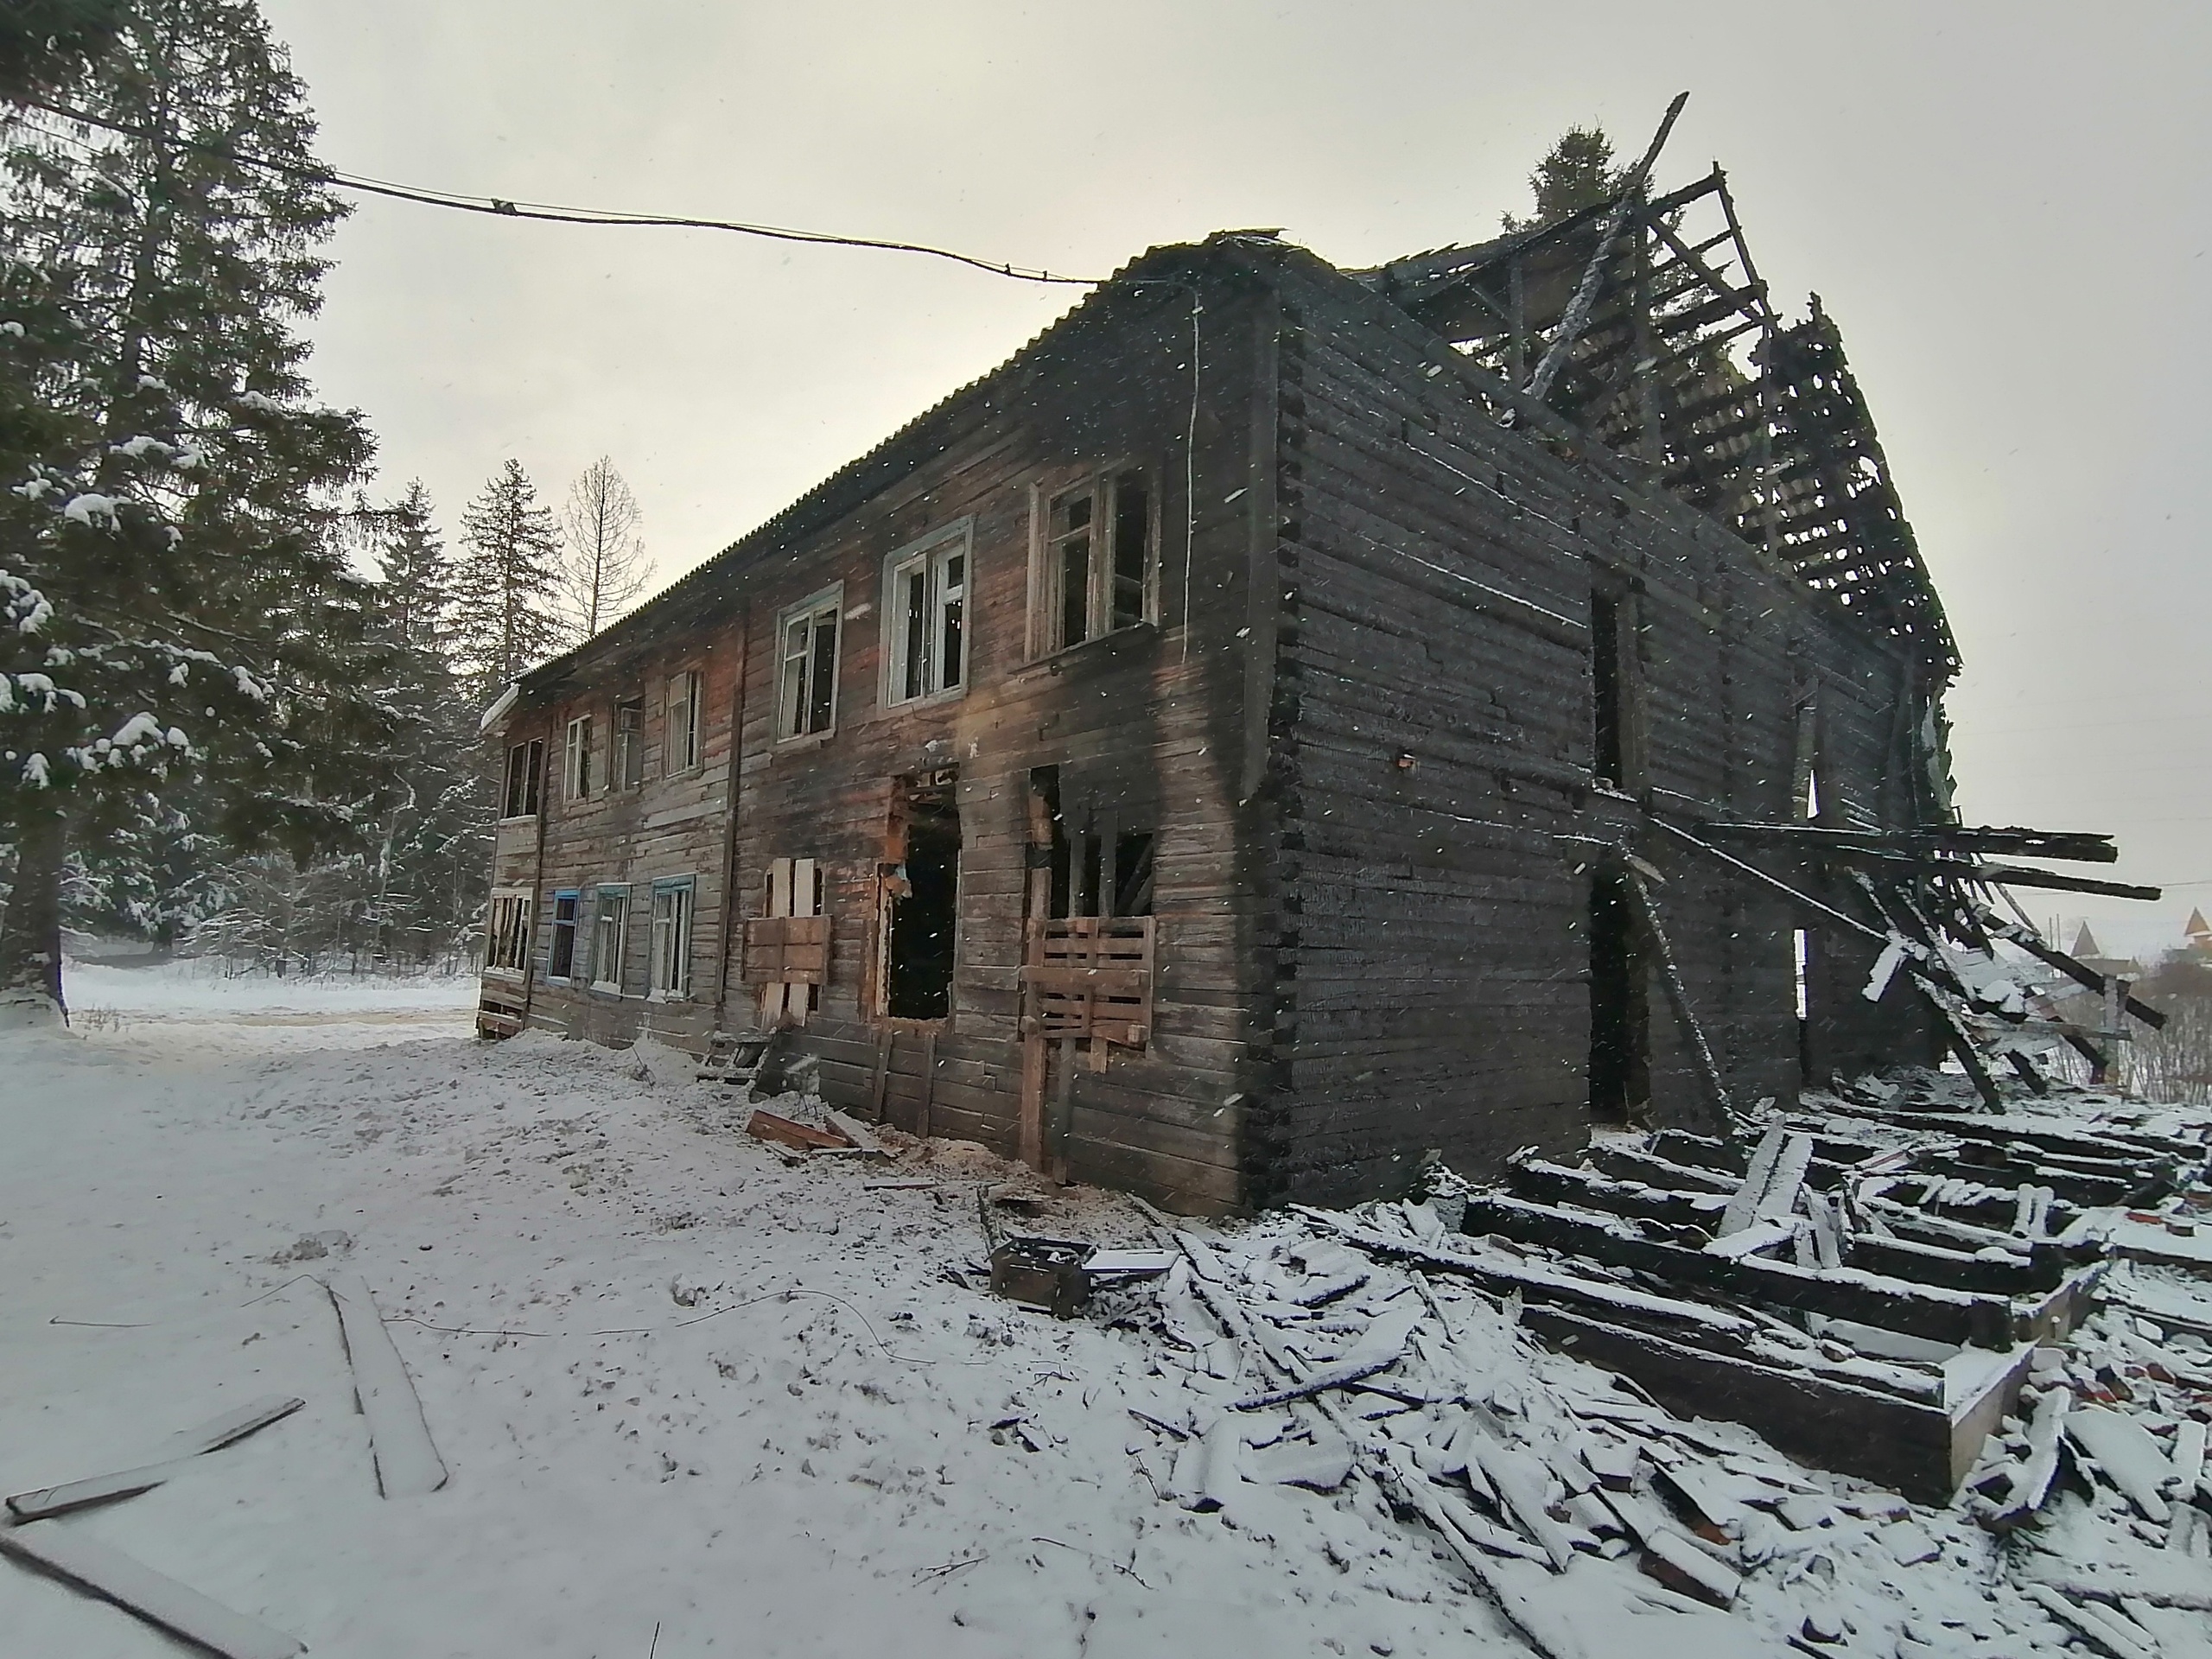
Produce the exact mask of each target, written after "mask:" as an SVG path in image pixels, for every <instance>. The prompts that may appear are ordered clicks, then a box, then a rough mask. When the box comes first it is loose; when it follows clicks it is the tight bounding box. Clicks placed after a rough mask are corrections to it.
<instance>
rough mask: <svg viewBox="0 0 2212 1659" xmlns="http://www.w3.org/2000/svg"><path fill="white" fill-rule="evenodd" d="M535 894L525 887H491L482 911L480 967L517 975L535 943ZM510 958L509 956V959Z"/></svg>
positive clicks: (522, 971) (527, 964)
mask: <svg viewBox="0 0 2212 1659" xmlns="http://www.w3.org/2000/svg"><path fill="white" fill-rule="evenodd" d="M536 897H537V895H536V894H534V893H531V890H530V889H529V888H527V887H494V888H493V889H492V893H491V902H490V903H489V904H488V905H487V906H486V907H485V912H484V971H485V972H486V973H487V974H492V975H496V976H499V977H500V978H502V979H520V978H522V977H523V976H524V974H526V973H527V972H528V971H529V968H530V953H531V947H532V946H533V945H534V944H536V943H537V913H536V912H537V906H536V903H535V902H534V901H535V899H536ZM509 958H512V960H509Z"/></svg>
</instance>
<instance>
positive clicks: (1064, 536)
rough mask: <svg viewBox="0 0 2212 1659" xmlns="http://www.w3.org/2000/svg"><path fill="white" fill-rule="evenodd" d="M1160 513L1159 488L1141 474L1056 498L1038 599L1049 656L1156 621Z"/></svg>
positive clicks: (1128, 473)
mask: <svg viewBox="0 0 2212 1659" xmlns="http://www.w3.org/2000/svg"><path fill="white" fill-rule="evenodd" d="M1152 506H1153V500H1152V489H1151V486H1150V484H1149V483H1148V482H1147V480H1146V477H1145V475H1144V474H1143V473H1141V472H1138V471H1135V470H1134V469H1123V470H1121V471H1117V472H1110V473H1105V474H1100V475H1099V476H1098V477H1096V478H1095V479H1091V480H1088V481H1087V482H1085V483H1083V484H1081V485H1078V486H1076V487H1075V488H1074V489H1071V490H1064V491H1062V492H1061V493H1059V494H1058V495H1056V496H1054V497H1052V499H1051V501H1050V502H1049V503H1048V504H1047V505H1046V511H1045V534H1044V566H1045V568H1044V569H1043V571H1042V573H1041V575H1042V582H1041V584H1040V591H1039V594H1038V600H1039V611H1040V613H1041V615H1040V618H1039V620H1040V621H1041V622H1042V625H1043V626H1042V627H1041V628H1040V629H1039V633H1040V635H1041V639H1042V645H1043V649H1044V650H1046V651H1048V652H1051V651H1062V650H1065V649H1066V648H1067V647H1068V646H1070V645H1081V644H1082V643H1083V642H1084V640H1086V639H1096V638H1097V636H1098V635H1100V634H1102V633H1111V632H1115V631H1116V630H1117V629H1121V628H1130V627H1135V626H1137V624H1139V623H1141V622H1144V621H1147V620H1150V618H1151V616H1152V613H1153V604H1152V588H1153V541H1154V537H1153V523H1152Z"/></svg>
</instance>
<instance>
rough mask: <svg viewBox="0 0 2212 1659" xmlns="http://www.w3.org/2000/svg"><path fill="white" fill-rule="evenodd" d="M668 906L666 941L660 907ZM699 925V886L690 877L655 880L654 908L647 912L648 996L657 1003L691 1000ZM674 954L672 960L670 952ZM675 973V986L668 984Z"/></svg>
mask: <svg viewBox="0 0 2212 1659" xmlns="http://www.w3.org/2000/svg"><path fill="white" fill-rule="evenodd" d="M664 899H665V900H666V901H667V903H668V915H667V919H666V922H665V929H666V933H665V937H664V931H663V929H664V922H663V919H662V912H661V905H662V901H663V900H664ZM697 921H698V885H697V881H696V878H694V877H692V876H689V875H664V876H659V877H656V878H655V879H654V881H653V884H652V906H651V908H650V909H649V910H648V911H647V912H646V950H645V995H646V997H647V998H648V999H649V1000H650V1001H655V1002H688V1001H690V1000H691V943H692V938H691V936H692V931H693V929H694V927H695V926H696V924H697ZM671 947H672V948H673V951H674V954H673V956H672V957H671V954H670V953H671ZM671 968H672V969H674V977H675V980H676V983H674V984H670V983H668V982H667V977H668V974H669V970H670V969H671Z"/></svg>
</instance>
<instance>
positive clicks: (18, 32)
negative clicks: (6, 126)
mask: <svg viewBox="0 0 2212 1659" xmlns="http://www.w3.org/2000/svg"><path fill="white" fill-rule="evenodd" d="M125 10H126V8H125V5H124V0H8V4H7V5H6V6H5V7H4V8H0V99H29V98H36V97H39V96H40V95H41V94H42V93H46V92H53V91H55V90H57V89H58V88H60V87H64V86H68V85H70V84H71V83H73V82H74V81H75V80H76V79H78V78H79V76H81V75H82V74H83V73H84V72H85V71H86V68H87V67H89V66H90V65H91V64H92V62H93V61H94V60H96V59H98V58H99V55H100V54H102V53H104V52H105V51H106V50H107V49H108V48H109V47H110V46H111V45H113V44H114V41H115V37H116V35H117V33H118V31H119V30H120V29H122V27H123V19H124V11H125Z"/></svg>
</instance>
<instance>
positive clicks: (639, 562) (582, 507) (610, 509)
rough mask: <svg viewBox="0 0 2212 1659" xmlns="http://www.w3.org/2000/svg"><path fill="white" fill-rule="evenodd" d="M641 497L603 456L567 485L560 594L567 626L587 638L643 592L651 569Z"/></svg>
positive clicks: (562, 524)
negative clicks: (642, 529) (642, 532)
mask: <svg viewBox="0 0 2212 1659" xmlns="http://www.w3.org/2000/svg"><path fill="white" fill-rule="evenodd" d="M644 522H645V514H644V513H643V512H639V508H638V498H637V497H636V496H634V495H632V494H631V493H630V486H629V485H628V483H627V482H626V481H625V480H624V479H623V477H622V474H620V473H618V472H616V471H615V470H614V463H613V461H612V460H610V459H609V458H608V457H607V456H605V455H601V457H600V458H599V459H598V460H597V461H594V462H592V464H591V465H590V466H588V467H585V468H584V470H583V471H582V473H581V474H578V476H577V478H576V481H575V483H573V484H571V485H570V486H569V499H568V501H567V502H566V503H565V504H564V505H563V507H562V510H561V528H562V530H563V531H565V532H566V533H567V537H568V544H567V547H566V548H565V550H563V554H562V558H561V594H562V598H563V601H565V602H566V607H567V617H566V620H567V621H568V623H569V626H570V627H571V628H573V629H574V630H575V633H576V635H577V637H578V638H580V639H589V638H590V637H591V636H592V635H593V634H594V633H597V632H599V631H600V630H601V628H603V627H605V626H607V624H608V623H610V622H612V621H613V620H615V618H617V617H619V616H620V615H621V614H622V613H623V612H625V611H626V610H627V609H629V608H630V605H631V601H633V600H635V599H636V598H637V597H638V595H639V594H642V593H644V592H645V585H646V583H648V582H651V581H652V567H651V566H650V565H648V564H647V563H645V538H644V537H642V536H640V535H639V533H638V531H639V526H640V525H641V524H643V523H644Z"/></svg>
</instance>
